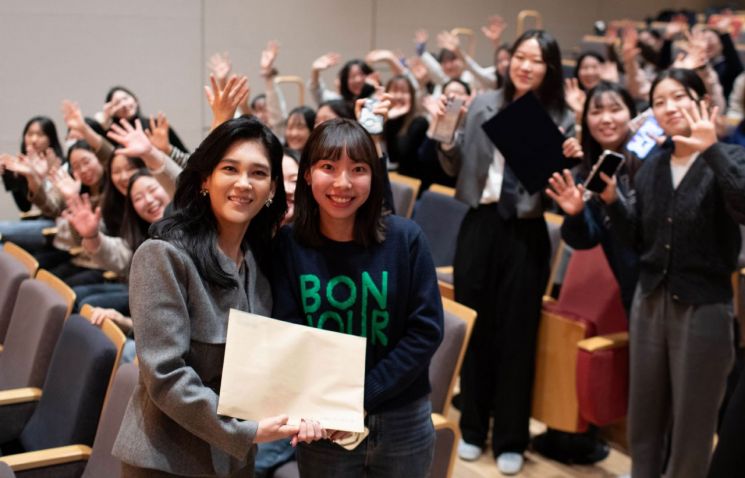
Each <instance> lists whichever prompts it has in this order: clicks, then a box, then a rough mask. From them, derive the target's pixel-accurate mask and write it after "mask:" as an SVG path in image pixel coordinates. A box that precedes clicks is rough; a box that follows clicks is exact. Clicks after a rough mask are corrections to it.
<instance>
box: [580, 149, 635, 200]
mask: <svg viewBox="0 0 745 478" xmlns="http://www.w3.org/2000/svg"><path fill="white" fill-rule="evenodd" d="M625 160H626V158H624V157H623V155H621V154H619V153H616V152H614V151H611V150H609V149H606V150H605V151H603V154H601V155H600V158H599V159H598V162H597V163H595V166H593V167H592V171H590V175H589V176H588V177H587V180H586V181H585V189H586V190H588V191H592V192H594V193H598V194H600V193H602V192H603V191H604V190H605V188H606V187H607V186H608V185H607V184H605V181H603V178H601V177H600V173H605V174H606V175H608V177H609V178H610V177H613V175H614V174H616V173H617V172H618V170H619V169H620V168H621V165H622V164H623V163H624V161H625Z"/></svg>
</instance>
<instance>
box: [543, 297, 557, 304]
mask: <svg viewBox="0 0 745 478" xmlns="http://www.w3.org/2000/svg"><path fill="white" fill-rule="evenodd" d="M552 302H556V299H555V298H553V297H551V296H550V295H544V296H543V303H544V304H550V303H552Z"/></svg>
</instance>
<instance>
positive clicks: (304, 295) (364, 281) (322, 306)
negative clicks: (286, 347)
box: [272, 216, 443, 413]
mask: <svg viewBox="0 0 745 478" xmlns="http://www.w3.org/2000/svg"><path fill="white" fill-rule="evenodd" d="M385 222H386V227H387V230H386V238H385V240H384V241H383V243H382V244H376V245H373V246H370V247H367V248H365V247H363V246H361V245H358V244H355V243H352V242H343V243H342V242H334V241H331V240H328V241H327V242H326V243H325V244H324V245H323V246H322V247H319V248H309V247H305V246H303V245H301V244H300V243H299V242H298V241H297V239H296V237H295V234H294V231H293V230H292V227H291V226H286V227H284V228H282V229H281V230H280V231H279V234H278V240H277V244H278V247H279V254H278V255H279V257H278V258H277V260H274V261H273V262H274V271H273V278H272V293H273V297H274V312H273V314H272V315H273V317H275V318H277V319H284V320H288V321H292V322H295V323H302V324H305V325H308V326H311V327H318V328H323V329H326V330H334V331H340V332H344V333H348V334H354V335H357V336H361V337H366V338H367V354H366V361H365V410H366V411H367V412H368V413H376V412H380V411H384V410H391V409H395V408H399V407H401V406H403V405H406V404H408V403H411V402H413V401H414V400H417V399H419V398H421V397H423V396H424V395H426V394H428V393H429V392H430V385H429V375H428V371H429V362H430V359H431V358H432V355H433V354H434V353H435V350H437V346H438V345H439V344H440V340H441V339H442V327H443V325H442V321H443V312H442V302H441V300H440V292H439V288H438V286H437V277H436V275H435V267H434V264H433V262H432V257H431V255H430V252H429V247H428V245H427V242H426V240H425V238H424V234H423V233H422V231H421V229H419V226H417V225H416V224H415V223H414V222H412V221H409V220H407V219H403V218H401V217H399V216H388V217H387V218H386V219H385ZM339 360H344V357H339ZM321 373H322V372H321Z"/></svg>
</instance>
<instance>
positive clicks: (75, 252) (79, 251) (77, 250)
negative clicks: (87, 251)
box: [67, 246, 84, 257]
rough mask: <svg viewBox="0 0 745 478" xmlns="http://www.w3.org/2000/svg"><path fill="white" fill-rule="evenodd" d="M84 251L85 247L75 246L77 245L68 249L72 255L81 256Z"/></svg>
mask: <svg viewBox="0 0 745 478" xmlns="http://www.w3.org/2000/svg"><path fill="white" fill-rule="evenodd" d="M83 251H84V249H83V247H82V246H75V247H71V248H70V250H69V251H67V252H68V254H70V255H71V256H73V257H76V256H79V255H80V254H82V253H83Z"/></svg>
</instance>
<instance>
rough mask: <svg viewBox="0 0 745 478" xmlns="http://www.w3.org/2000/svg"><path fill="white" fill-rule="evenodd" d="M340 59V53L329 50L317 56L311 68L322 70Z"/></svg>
mask: <svg viewBox="0 0 745 478" xmlns="http://www.w3.org/2000/svg"><path fill="white" fill-rule="evenodd" d="M339 61H341V55H339V54H338V53H334V52H329V53H326V54H324V55H321V56H319V57H318V58H316V59H315V60H314V61H313V65H312V67H311V68H312V69H313V70H315V71H323V70H327V69H329V68H331V67H332V66H334V65H336V64H338V63H339Z"/></svg>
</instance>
